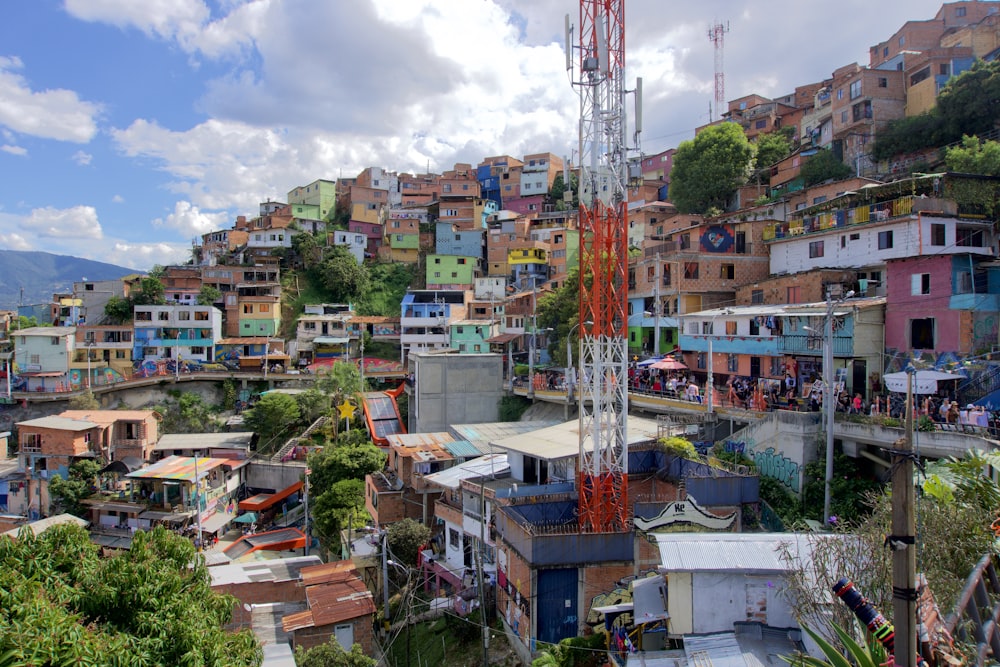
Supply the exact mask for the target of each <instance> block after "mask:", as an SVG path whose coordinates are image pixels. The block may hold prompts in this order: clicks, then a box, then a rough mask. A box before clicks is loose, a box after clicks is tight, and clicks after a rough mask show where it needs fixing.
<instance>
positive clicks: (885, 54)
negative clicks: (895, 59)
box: [882, 46, 889, 58]
mask: <svg viewBox="0 0 1000 667" xmlns="http://www.w3.org/2000/svg"><path fill="white" fill-rule="evenodd" d="M888 56H889V47H888V46H883V47H882V57H883V58H887V57H888Z"/></svg>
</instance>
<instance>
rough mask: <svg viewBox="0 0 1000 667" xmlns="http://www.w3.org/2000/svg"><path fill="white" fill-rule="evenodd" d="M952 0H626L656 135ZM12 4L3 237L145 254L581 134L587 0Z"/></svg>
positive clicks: (854, 53)
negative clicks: (343, 190)
mask: <svg viewBox="0 0 1000 667" xmlns="http://www.w3.org/2000/svg"><path fill="white" fill-rule="evenodd" d="M940 4H941V3H940V2H938V1H934V0H882V1H880V2H878V3H872V2H870V1H869V0H841V1H840V2H838V3H828V2H823V3H821V2H818V1H816V0H700V1H699V2H681V1H672V2H667V1H666V0H627V1H626V3H625V11H626V37H625V44H626V71H627V81H628V82H629V87H632V86H633V84H634V80H635V78H636V77H640V76H641V77H642V78H643V91H644V98H645V99H644V105H643V118H644V131H643V136H642V140H641V141H642V150H643V152H644V153H647V154H649V153H657V152H659V151H662V150H665V149H667V148H671V147H674V146H676V145H677V144H678V143H680V142H681V141H683V140H685V139H689V138H691V137H692V136H693V134H694V128H695V127H696V126H699V125H702V124H705V123H706V122H708V120H709V105H710V102H711V101H712V99H713V96H714V92H713V91H714V89H713V68H714V52H713V46H712V43H711V42H710V41H709V39H708V36H707V32H708V29H709V27H710V26H711V25H712V24H714V23H717V22H721V23H726V22H728V24H729V29H730V30H729V33H728V34H726V35H725V51H724V54H725V80H726V98H727V99H734V98H736V97H740V96H742V95H746V94H750V93H759V94H762V95H765V96H778V95H783V94H786V93H789V92H791V91H792V89H794V87H795V86H796V85H803V84H806V83H811V82H814V81H818V80H821V79H823V78H825V77H828V76H829V75H830V73H831V72H832V71H833V70H834V69H835V68H837V67H840V66H842V65H846V64H849V63H851V62H859V63H861V64H867V60H868V47H869V46H871V45H873V44H875V43H877V42H880V41H883V40H885V39H887V38H888V37H890V36H891V35H892V33H893V32H895V31H896V30H897V29H898V28H899V27H900V26H901V25H902V24H903V23H904V22H905V21H907V20H911V19H915V20H920V19H929V18H932V17H933V16H934V14H935V13H936V11H937V10H938V8H939V7H940ZM3 7H4V21H3V22H2V23H0V175H2V176H0V248H5V249H11V250H45V251H48V252H54V253H58V254H69V255H75V256H79V257H86V258H89V259H96V260H100V261H107V262H112V263H115V264H120V265H123V266H128V267H131V268H137V269H147V268H149V267H150V266H152V265H153V264H169V263H174V262H183V261H185V260H186V259H187V258H188V257H189V252H190V247H191V242H192V240H193V239H195V238H196V237H198V236H199V235H201V234H203V233H205V232H207V231H211V230H213V229H220V228H228V227H231V226H232V222H233V220H234V218H235V216H236V215H238V214H248V215H252V214H253V213H254V212H255V211H256V209H257V205H258V203H259V202H261V201H266V200H268V199H271V200H279V201H284V200H285V199H286V195H287V193H288V191H289V190H290V189H292V188H294V187H296V186H299V185H305V184H307V183H310V182H312V181H313V180H316V179H318V178H325V179H331V180H332V179H335V178H337V177H340V176H355V175H357V173H358V172H359V171H360V170H361V169H363V168H364V167H367V166H380V167H384V168H387V169H392V170H396V171H401V172H418V171H419V172H423V171H426V170H427V169H428V167H429V168H430V170H431V171H435V172H441V171H442V170H446V169H449V168H451V167H452V166H453V165H454V164H455V163H456V162H468V163H472V164H473V165H475V164H477V163H478V162H480V161H481V159H482V158H483V157H485V156H489V155H503V154H507V155H513V156H515V157H520V156H522V155H524V154H526V153H533V152H543V151H551V152H553V153H556V154H560V155H566V154H568V153H569V151H570V149H571V148H572V147H573V146H575V145H576V122H577V115H578V113H579V103H578V101H577V96H576V93H575V91H574V89H573V88H572V86H571V85H570V82H569V77H568V75H567V72H566V71H565V57H564V53H563V17H564V16H565V15H566V14H567V13H568V14H570V16H571V22H573V23H578V16H579V6H578V4H577V3H576V2H573V1H572V0H7V2H4V3H3Z"/></svg>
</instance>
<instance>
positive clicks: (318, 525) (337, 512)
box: [310, 479, 367, 551]
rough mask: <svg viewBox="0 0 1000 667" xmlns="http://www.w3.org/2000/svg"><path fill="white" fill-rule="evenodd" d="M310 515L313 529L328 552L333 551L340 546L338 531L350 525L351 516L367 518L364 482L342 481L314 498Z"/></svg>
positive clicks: (358, 480)
mask: <svg viewBox="0 0 1000 667" xmlns="http://www.w3.org/2000/svg"><path fill="white" fill-rule="evenodd" d="M310 509H311V514H312V518H313V527H314V528H315V530H316V533H317V534H318V535H319V537H320V541H321V542H322V544H323V546H324V547H325V548H326V549H327V550H328V551H335V550H336V549H337V547H338V545H339V544H340V531H341V530H343V529H344V527H345V526H346V525H347V524H348V523H350V521H351V517H352V516H362V515H365V516H367V513H366V512H365V482H364V480H360V479H344V480H341V481H339V482H337V483H336V484H334V485H333V486H331V487H330V488H329V489H327V490H326V491H325V492H324V493H322V494H320V495H318V496H316V502H315V503H314V505H313V506H312V508H310Z"/></svg>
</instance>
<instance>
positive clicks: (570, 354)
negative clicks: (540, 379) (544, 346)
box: [566, 320, 593, 398]
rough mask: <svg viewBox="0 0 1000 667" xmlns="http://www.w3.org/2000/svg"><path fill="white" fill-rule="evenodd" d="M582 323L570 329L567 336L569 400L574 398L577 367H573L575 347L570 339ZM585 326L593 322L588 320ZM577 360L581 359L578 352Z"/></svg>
mask: <svg viewBox="0 0 1000 667" xmlns="http://www.w3.org/2000/svg"><path fill="white" fill-rule="evenodd" d="M580 324H581V323H580V322H577V323H576V324H574V325H573V326H571V327H570V328H569V333H568V334H566V395H567V397H568V398H573V388H574V385H575V384H576V367H575V366H573V346H572V345H570V339H572V338H573V332H574V331H576V328H577V327H578V326H580ZM583 324H586V325H588V326H589V325H591V324H593V322H591V321H590V320H587V321H586V322H583ZM576 356H577V359H579V358H580V353H579V352H577V355H576ZM571 369H572V371H573V375H572V376H570V370H571Z"/></svg>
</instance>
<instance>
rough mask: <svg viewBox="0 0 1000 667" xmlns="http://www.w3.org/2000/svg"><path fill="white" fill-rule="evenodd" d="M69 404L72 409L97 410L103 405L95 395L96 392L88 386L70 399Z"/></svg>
mask: <svg viewBox="0 0 1000 667" xmlns="http://www.w3.org/2000/svg"><path fill="white" fill-rule="evenodd" d="M68 405H69V409H70V410H97V409H99V408H100V407H101V404H100V402H99V401H98V400H97V398H96V397H95V396H94V392H93V391H91V389H90V387H87V388H86V389H84V390H83V392H82V393H80V394H78V395H76V396H74V397H73V398H71V399H69V402H68Z"/></svg>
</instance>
